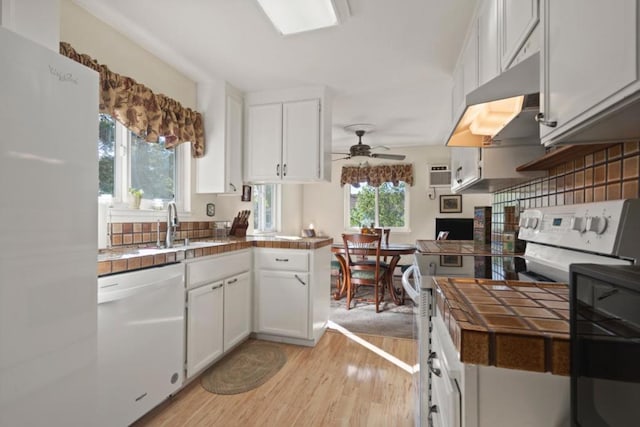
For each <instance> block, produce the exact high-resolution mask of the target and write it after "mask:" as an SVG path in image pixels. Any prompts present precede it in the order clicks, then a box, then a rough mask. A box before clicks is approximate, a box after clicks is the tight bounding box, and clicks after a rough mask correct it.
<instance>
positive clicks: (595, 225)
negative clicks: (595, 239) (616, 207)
mask: <svg viewBox="0 0 640 427" xmlns="http://www.w3.org/2000/svg"><path fill="white" fill-rule="evenodd" d="M606 229H607V218H605V217H603V216H592V217H590V218H587V230H588V231H593V232H594V233H596V234H602V233H604V231H605V230H606Z"/></svg>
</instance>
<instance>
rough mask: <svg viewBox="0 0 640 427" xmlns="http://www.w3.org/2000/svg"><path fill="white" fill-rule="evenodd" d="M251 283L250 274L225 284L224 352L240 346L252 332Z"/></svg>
mask: <svg viewBox="0 0 640 427" xmlns="http://www.w3.org/2000/svg"><path fill="white" fill-rule="evenodd" d="M250 285H251V282H250V281H249V273H248V272H247V273H242V274H239V275H237V276H234V277H230V278H229V279H227V280H225V282H224V351H225V352H226V351H228V350H229V349H230V348H232V347H233V346H234V345H236V344H238V343H239V342H240V341H242V340H243V339H244V338H246V337H247V336H249V333H250V332H251V287H250Z"/></svg>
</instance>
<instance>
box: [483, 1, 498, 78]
mask: <svg viewBox="0 0 640 427" xmlns="http://www.w3.org/2000/svg"><path fill="white" fill-rule="evenodd" d="M499 64H500V63H499V62H498V0H484V2H483V5H482V7H481V8H480V11H479V13H478V84H479V85H482V84H484V83H486V82H488V81H489V80H491V79H493V78H494V77H496V76H497V75H498V74H499V73H500V65H499Z"/></svg>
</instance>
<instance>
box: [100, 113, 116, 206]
mask: <svg viewBox="0 0 640 427" xmlns="http://www.w3.org/2000/svg"><path fill="white" fill-rule="evenodd" d="M98 124H99V128H98V129H99V130H98V184H99V187H98V188H99V189H98V191H99V194H110V195H111V196H114V190H113V188H114V185H113V181H114V173H115V154H116V153H115V147H116V122H115V120H113V119H112V118H111V117H110V116H109V115H107V114H100V115H99V116H98Z"/></svg>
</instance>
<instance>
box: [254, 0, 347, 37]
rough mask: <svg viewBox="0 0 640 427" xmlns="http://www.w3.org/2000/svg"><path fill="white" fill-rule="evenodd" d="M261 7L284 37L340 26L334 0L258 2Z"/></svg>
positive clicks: (265, 0) (275, 0) (264, 0)
mask: <svg viewBox="0 0 640 427" xmlns="http://www.w3.org/2000/svg"><path fill="white" fill-rule="evenodd" d="M258 3H259V4H260V7H262V10H263V11H264V13H265V14H266V15H267V17H268V18H269V19H270V20H271V22H272V23H273V25H274V26H275V27H276V29H277V30H278V31H279V32H280V33H281V34H283V35H289V34H295V33H301V32H304V31H311V30H317V29H319V28H326V27H332V26H334V25H338V23H339V22H338V15H337V12H336V9H335V7H334V4H333V1H332V0H294V1H291V0H258Z"/></svg>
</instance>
